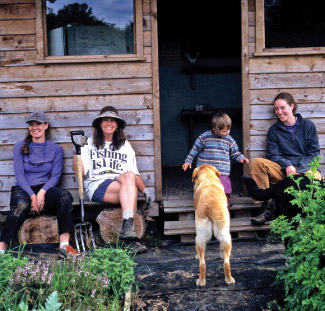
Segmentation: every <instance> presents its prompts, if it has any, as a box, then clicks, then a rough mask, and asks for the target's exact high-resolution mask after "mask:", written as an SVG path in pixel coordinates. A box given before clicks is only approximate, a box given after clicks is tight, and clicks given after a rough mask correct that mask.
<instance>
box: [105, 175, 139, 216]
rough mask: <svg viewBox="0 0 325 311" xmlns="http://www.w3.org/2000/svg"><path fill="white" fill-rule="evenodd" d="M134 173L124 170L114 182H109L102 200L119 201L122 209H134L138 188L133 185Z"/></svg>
mask: <svg viewBox="0 0 325 311" xmlns="http://www.w3.org/2000/svg"><path fill="white" fill-rule="evenodd" d="M135 180H136V175H135V174H133V173H131V172H126V173H123V174H122V175H120V176H119V177H118V178H117V179H116V182H113V183H111V184H110V185H109V186H108V188H107V190H106V192H105V195H104V202H107V203H115V204H117V203H120V204H121V207H122V211H134V212H135V211H136V206H137V204H136V202H137V196H138V190H137V188H136V186H135Z"/></svg>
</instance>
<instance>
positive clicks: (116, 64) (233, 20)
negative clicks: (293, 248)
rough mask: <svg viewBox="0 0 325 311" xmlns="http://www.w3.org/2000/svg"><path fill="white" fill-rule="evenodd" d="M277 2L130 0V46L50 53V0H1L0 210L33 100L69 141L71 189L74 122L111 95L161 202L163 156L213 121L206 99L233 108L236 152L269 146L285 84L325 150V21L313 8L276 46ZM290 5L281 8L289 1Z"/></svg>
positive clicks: (59, 137)
mask: <svg viewBox="0 0 325 311" xmlns="http://www.w3.org/2000/svg"><path fill="white" fill-rule="evenodd" d="M85 2H86V3H87V1H86V0H85ZM101 2H103V1H101ZM131 2H132V1H131ZM281 2H282V1H280V0H279V1H273V2H272V1H266V0H242V1H239V0H234V1H201V2H197V1H194V0H191V1H185V0H179V1H173V0H134V1H133V46H131V50H128V53H125V54H123V53H121V52H119V53H118V54H114V51H113V52H105V51H104V52H102V53H101V52H99V53H97V54H96V55H60V54H59V55H56V54H55V53H56V52H50V48H49V46H50V44H51V42H52V41H51V40H52V39H51V40H50V39H49V35H48V32H47V14H46V13H47V12H46V6H47V2H46V1H45V0H0V79H1V82H0V83H1V87H0V118H1V122H0V132H1V136H0V206H1V207H0V211H1V209H2V211H5V210H8V204H9V197H10V188H11V186H12V185H13V184H14V182H15V177H14V173H13V163H12V150H13V144H14V143H16V142H18V141H19V140H21V139H23V138H24V137H25V134H26V124H25V118H26V116H27V115H28V114H29V113H30V112H32V111H34V110H43V111H45V112H46V113H47V114H48V116H49V118H50V123H51V128H52V140H53V141H55V142H57V143H59V144H60V145H61V146H62V147H63V149H64V171H63V177H62V185H63V186H64V187H65V188H66V189H68V190H69V191H71V193H72V194H73V196H74V197H75V198H76V200H78V194H77V181H76V177H75V176H74V174H73V172H72V143H71V139H70V135H69V132H70V131H71V130H79V129H83V130H84V131H85V133H86V135H88V136H90V135H91V122H92V120H93V118H94V117H95V116H96V115H98V112H99V110H100V109H101V108H102V107H103V106H106V105H113V106H115V107H116V108H117V109H118V110H119V111H120V113H121V115H122V116H123V117H124V118H125V119H126V121H127V124H128V126H127V127H126V130H125V132H126V135H127V139H128V140H129V141H130V142H131V144H132V146H133V148H134V149H135V151H136V154H137V161H138V167H139V170H140V172H141V175H142V177H143V179H144V181H145V183H146V185H147V186H148V187H149V188H150V190H151V193H153V196H154V199H155V201H157V202H161V201H162V200H163V199H164V193H165V192H164V189H163V183H162V180H163V171H164V168H165V167H175V168H176V167H179V166H180V165H182V164H183V161H184V159H185V157H186V155H187V153H188V151H189V148H190V147H191V142H192V141H193V138H196V137H197V136H198V135H199V134H200V133H201V132H203V131H204V130H206V129H207V127H208V126H209V125H208V118H202V115H203V114H204V113H203V112H205V111H208V112H209V113H210V114H209V115H211V112H215V111H217V110H226V111H229V112H230V115H231V116H232V117H233V120H235V122H234V124H233V128H232V133H231V134H232V136H233V137H235V139H236V140H237V143H238V145H239V146H240V148H241V149H242V151H243V153H244V154H245V155H246V156H247V157H249V158H254V157H259V156H265V148H266V134H267V130H268V128H269V127H270V125H271V124H273V123H274V122H275V118H274V114H273V106H272V100H273V98H274V97H275V96H276V95H277V94H278V93H279V92H283V91H287V92H290V93H291V94H292V95H293V96H294V98H295V99H296V101H297V102H298V103H299V107H298V112H300V113H301V114H302V115H303V117H305V118H310V119H311V120H313V122H314V123H315V124H316V126H317V129H318V134H319V140H320V145H321V155H322V157H323V158H325V157H324V155H325V154H324V153H325V132H324V124H325V122H324V119H325V105H324V102H325V87H324V84H325V83H324V71H325V61H324V54H325V47H324V43H323V46H322V42H320V40H319V39H320V38H321V35H324V33H325V29H324V28H322V27H323V24H322V23H321V20H318V19H317V18H315V16H313V20H314V21H315V24H313V25H312V26H310V27H314V28H315V27H316V28H317V27H318V28H317V29H316V31H314V33H315V35H314V37H313V36H312V35H311V34H310V29H309V28H304V29H300V30H299V29H298V30H297V29H296V33H294V34H292V35H291V36H289V35H288V36H289V37H290V38H293V39H294V40H291V41H290V40H287V41H288V42H289V41H290V42H289V44H288V45H285V46H282V45H281V43H282V42H283V41H286V39H283V38H282V41H281V34H282V32H281V31H278V29H277V28H272V25H273V24H272V21H273V20H275V19H276V18H278V15H277V14H280V13H279V7H281ZM318 2H319V3H320V1H318ZM288 3H289V4H290V3H291V6H292V7H296V6H297V7H299V6H300V5H302V1H289V2H288V1H287V5H288ZM316 3H317V1H316ZM304 5H305V4H304ZM316 5H318V4H316ZM272 10H273V11H272ZM286 10H287V11H284V12H282V11H281V10H280V11H281V12H282V13H281V14H285V12H288V10H289V11H290V10H293V8H290V7H287V8H286ZM293 12H294V13H295V14H299V10H298V9H297V10H296V9H294V10H293ZM311 12H314V13H313V14H316V13H315V12H322V10H321V9H320V8H319V9H318V10H317V8H316V9H315V8H314V7H312V10H307V11H306V10H305V13H306V14H305V15H308V14H309V13H310V14H311ZM272 14H273V15H272ZM282 16H285V15H282ZM272 18H273V19H272ZM306 19H308V18H307V17H306ZM279 20H280V21H281V20H284V17H283V18H282V19H279V18H278V20H276V21H277V23H279ZM297 20H298V23H300V22H301V20H299V18H298V19H297V18H296V21H297ZM290 22H291V23H294V22H295V19H290ZM274 25H275V23H274ZM303 25H305V26H306V27H307V25H309V24H308V23H307V22H306V23H305V24H303ZM72 26H73V25H72ZM285 26H286V27H288V25H285ZM297 31H298V33H297ZM299 31H300V32H299ZM270 33H272V35H270ZM317 33H318V36H317ZM289 34H290V33H289ZM320 34H321V35H320ZM285 38H286V37H285ZM299 38H309V39H310V38H312V39H313V40H309V41H308V40H305V41H304V40H298V39H299ZM98 40H99V41H100V40H104V39H103V37H101V36H99V35H98V36H97V37H96V36H95V39H94V37H91V38H90V36H89V37H87V39H86V40H85V41H87V42H86V43H85V42H84V43H85V44H86V45H88V47H91V45H96V44H97V43H96V42H98ZM104 41H105V40H104ZM301 41H302V43H301ZM308 42H312V43H311V44H310V45H311V46H308ZM295 43H297V44H296V45H298V46H296V45H295ZM315 44H316V45H315ZM317 44H319V45H317ZM51 53H52V54H51ZM49 54H51V55H49ZM200 110H203V111H202V112H200ZM236 171H237V172H240V173H242V172H243V168H242V167H240V168H239V169H238V170H237V169H236ZM244 171H245V169H244ZM322 171H323V172H324V168H323V169H322ZM175 172H176V170H175ZM177 172H178V171H177Z"/></svg>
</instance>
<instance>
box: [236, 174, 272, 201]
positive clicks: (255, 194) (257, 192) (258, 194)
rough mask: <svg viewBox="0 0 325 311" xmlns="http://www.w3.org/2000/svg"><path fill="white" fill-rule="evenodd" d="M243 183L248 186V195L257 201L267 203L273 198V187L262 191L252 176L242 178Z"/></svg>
mask: <svg viewBox="0 0 325 311" xmlns="http://www.w3.org/2000/svg"><path fill="white" fill-rule="evenodd" d="M242 181H243V183H244V184H245V186H246V189H247V192H248V194H249V195H250V196H251V197H252V198H253V199H255V200H259V201H267V200H269V199H271V197H272V186H271V187H270V188H267V189H261V188H259V187H258V185H257V184H256V182H255V180H254V179H253V178H252V177H250V176H242Z"/></svg>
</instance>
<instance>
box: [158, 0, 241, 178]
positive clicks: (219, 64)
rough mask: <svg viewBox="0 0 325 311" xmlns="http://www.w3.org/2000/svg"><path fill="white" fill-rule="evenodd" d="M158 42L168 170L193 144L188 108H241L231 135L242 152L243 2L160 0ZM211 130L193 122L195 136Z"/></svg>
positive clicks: (204, 120) (206, 122)
mask: <svg viewBox="0 0 325 311" xmlns="http://www.w3.org/2000/svg"><path fill="white" fill-rule="evenodd" d="M158 40H159V79H160V107H161V108H160V109H161V137H162V138H161V146H162V147H161V148H162V165H163V173H164V168H165V167H171V166H181V165H182V164H183V163H184V160H185V158H186V156H187V154H188V152H189V148H191V147H192V146H190V143H189V138H190V137H189V121H188V120H187V119H185V118H184V116H183V115H182V110H184V109H203V110H211V109H212V110H213V109H216V110H227V109H228V110H234V111H237V114H235V116H237V117H234V118H232V119H233V127H232V129H231V133H230V135H231V136H232V137H234V138H235V140H236V141H237V143H238V146H239V147H240V150H242V120H241V104H242V99H241V2H240V1H239V0H236V1H208V0H202V1H194V0H177V1H172V0H158ZM238 116H239V117H238ZM209 128H210V126H209V118H201V119H200V120H197V121H194V126H193V139H194V140H195V139H196V138H197V137H198V136H199V135H200V134H201V133H203V132H204V131H206V130H208V129H209ZM234 170H235V169H234V168H233V171H234ZM239 170H240V171H241V165H239ZM236 171H238V170H237V169H236Z"/></svg>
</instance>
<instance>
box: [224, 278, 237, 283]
mask: <svg viewBox="0 0 325 311" xmlns="http://www.w3.org/2000/svg"><path fill="white" fill-rule="evenodd" d="M226 283H227V284H234V283H236V282H235V279H234V278H233V277H231V279H230V280H227V279H226Z"/></svg>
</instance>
